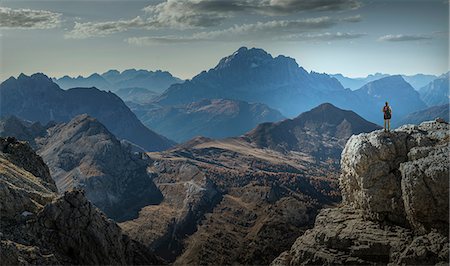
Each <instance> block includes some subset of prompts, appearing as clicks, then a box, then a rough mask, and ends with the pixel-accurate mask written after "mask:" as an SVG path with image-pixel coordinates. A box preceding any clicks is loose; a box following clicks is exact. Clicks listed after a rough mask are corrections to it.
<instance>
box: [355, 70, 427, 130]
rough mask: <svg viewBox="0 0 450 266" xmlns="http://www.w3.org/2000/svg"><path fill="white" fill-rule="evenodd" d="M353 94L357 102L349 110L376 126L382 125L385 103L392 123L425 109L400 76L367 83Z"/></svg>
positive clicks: (417, 95) (423, 104) (424, 105)
mask: <svg viewBox="0 0 450 266" xmlns="http://www.w3.org/2000/svg"><path fill="white" fill-rule="evenodd" d="M354 93H355V94H356V95H357V96H358V97H359V102H355V103H353V104H354V108H351V109H352V110H355V111H356V112H357V113H359V114H360V115H362V116H363V117H364V118H366V119H368V120H370V121H372V122H376V123H378V124H382V123H383V114H382V108H383V106H384V104H385V102H386V101H387V102H389V105H391V108H392V113H393V115H392V120H393V123H394V122H395V120H397V121H398V120H399V119H401V118H402V117H404V116H405V115H407V114H409V113H411V112H414V111H417V110H422V109H425V108H426V104H425V103H424V102H423V101H422V100H421V99H420V96H419V93H418V92H417V91H416V90H414V88H413V87H412V86H411V85H410V84H409V83H408V82H406V81H405V80H404V79H403V78H402V76H400V75H395V76H389V77H385V78H382V79H379V80H375V81H372V82H369V83H368V84H366V85H364V86H363V87H361V88H360V89H358V90H356V91H354Z"/></svg>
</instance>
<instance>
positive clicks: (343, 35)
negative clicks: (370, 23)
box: [284, 32, 367, 41]
mask: <svg viewBox="0 0 450 266" xmlns="http://www.w3.org/2000/svg"><path fill="white" fill-rule="evenodd" d="M366 35H367V34H366V33H351V32H335V33H331V32H325V33H316V34H295V35H288V36H286V37H285V38H284V39H286V40H292V41H339V40H351V39H357V38H361V37H363V36H366Z"/></svg>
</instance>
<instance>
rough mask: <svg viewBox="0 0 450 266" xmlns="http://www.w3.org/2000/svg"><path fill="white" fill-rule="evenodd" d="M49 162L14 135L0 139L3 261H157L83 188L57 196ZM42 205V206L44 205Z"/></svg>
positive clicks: (28, 262) (22, 263) (86, 262)
mask: <svg viewBox="0 0 450 266" xmlns="http://www.w3.org/2000/svg"><path fill="white" fill-rule="evenodd" d="M56 192H57V191H56V186H55V183H54V182H53V180H52V179H51V177H50V174H49V170H48V168H47V166H46V165H45V164H44V163H43V161H42V159H41V158H40V157H39V156H38V155H36V154H35V153H34V152H33V151H32V149H31V148H30V147H29V146H28V145H27V144H25V143H23V142H18V141H17V140H15V139H14V138H7V139H5V138H0V199H1V200H0V214H1V216H0V218H1V220H0V221H1V224H0V237H1V242H0V261H1V264H2V265H18V264H20V265H29V264H37V265H45V264H52V265H61V264H122V265H123V264H132V265H137V264H145V265H149V264H161V263H162V262H163V261H161V260H160V259H159V258H157V257H156V256H154V255H153V254H152V253H151V252H150V251H149V250H148V249H147V248H146V247H145V246H143V245H142V244H140V243H138V242H135V241H133V240H130V239H129V238H128V236H126V235H124V234H122V231H121V229H120V227H119V226H118V225H117V224H116V223H114V222H113V221H112V220H109V219H108V218H106V216H105V215H104V214H103V213H101V212H100V211H99V210H98V209H97V208H96V207H94V206H93V205H92V204H91V203H90V202H89V201H88V200H87V199H86V197H85V196H84V194H83V192H81V191H70V192H66V193H65V194H64V195H63V196H62V197H60V198H56V196H57V193H56ZM44 205H45V206H44Z"/></svg>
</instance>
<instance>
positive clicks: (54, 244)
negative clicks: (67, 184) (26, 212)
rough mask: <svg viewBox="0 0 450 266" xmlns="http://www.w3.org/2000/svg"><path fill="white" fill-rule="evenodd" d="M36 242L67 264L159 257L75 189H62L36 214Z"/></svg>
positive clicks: (33, 226) (143, 260)
mask: <svg viewBox="0 0 450 266" xmlns="http://www.w3.org/2000/svg"><path fill="white" fill-rule="evenodd" d="M30 228H31V231H32V232H33V233H34V234H35V235H36V236H37V239H38V243H39V244H41V245H47V246H48V247H50V250H54V251H55V253H56V254H57V256H58V257H61V258H60V261H61V262H67V263H70V264H96V265H99V264H132V265H137V264H148V263H149V262H153V263H158V262H159V261H158V259H157V258H156V257H155V256H154V255H151V254H150V253H149V252H148V250H147V249H146V248H145V247H144V246H143V245H142V244H139V243H138V242H135V241H133V240H130V239H129V238H128V236H126V235H123V234H122V231H121V229H120V227H119V226H118V225H117V224H116V223H114V222H113V221H112V220H109V219H107V218H106V216H105V215H104V214H102V213H101V212H99V211H98V210H97V209H96V207H94V206H93V205H92V204H91V203H90V202H89V201H88V200H87V199H86V197H85V196H84V194H83V192H81V191H78V190H74V191H68V192H65V193H64V195H63V196H61V197H60V198H58V199H56V200H55V201H53V202H52V203H51V204H48V205H46V206H45V208H44V209H43V210H42V211H41V212H40V213H39V214H38V215H37V217H36V221H35V222H34V223H33V224H31V225H30Z"/></svg>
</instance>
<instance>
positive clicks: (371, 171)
mask: <svg viewBox="0 0 450 266" xmlns="http://www.w3.org/2000/svg"><path fill="white" fill-rule="evenodd" d="M449 130H450V126H449V124H447V123H445V122H437V121H434V122H424V123H422V124H420V125H419V126H416V125H406V126H403V127H400V128H398V129H396V130H394V131H393V132H383V131H375V132H372V133H363V134H359V135H355V136H353V137H351V138H350V140H349V141H348V142H347V145H346V146H345V149H344V151H343V152H342V161H341V167H342V173H341V176H340V179H339V183H340V188H341V191H342V197H343V203H342V205H341V206H340V207H338V208H333V209H324V210H322V211H321V212H320V213H319V215H318V216H317V218H316V222H315V225H314V228H312V229H311V230H308V231H306V233H305V234H304V235H302V236H301V237H299V238H298V239H297V240H296V242H295V243H294V244H293V245H292V247H291V249H290V250H288V251H286V252H283V253H282V254H281V255H280V256H279V257H278V258H277V259H275V260H274V261H273V263H272V264H273V265H307V264H322V265H342V264H360V265H374V264H391V265H398V264H421V265H423V264H446V263H448V260H449V240H448V228H449V218H448V217H449V198H448V193H449V141H450V134H449Z"/></svg>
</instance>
